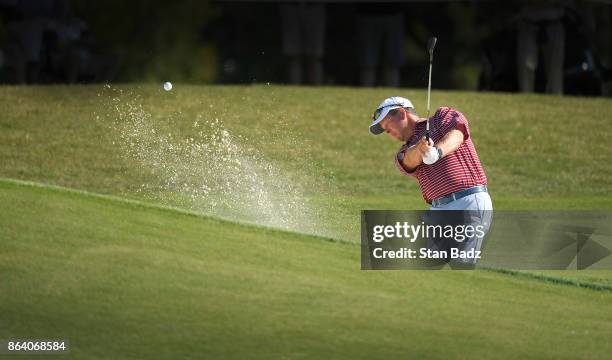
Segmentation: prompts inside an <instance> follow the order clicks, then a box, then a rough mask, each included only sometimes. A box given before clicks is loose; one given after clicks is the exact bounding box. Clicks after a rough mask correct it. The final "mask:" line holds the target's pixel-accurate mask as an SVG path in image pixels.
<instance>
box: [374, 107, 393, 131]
mask: <svg viewBox="0 0 612 360" xmlns="http://www.w3.org/2000/svg"><path fill="white" fill-rule="evenodd" d="M400 107H401V106H391V107H388V108H385V109H384V110H383V111H382V113H380V115H379V116H378V118H377V119H376V120H374V121H373V122H372V123H371V124H370V133H371V134H373V135H380V134H382V133H384V132H385V129H383V128H382V126H380V122H381V121H383V119H384V118H385V117H386V116H387V114H388V113H389V111H391V110H393V109H398V108H400Z"/></svg>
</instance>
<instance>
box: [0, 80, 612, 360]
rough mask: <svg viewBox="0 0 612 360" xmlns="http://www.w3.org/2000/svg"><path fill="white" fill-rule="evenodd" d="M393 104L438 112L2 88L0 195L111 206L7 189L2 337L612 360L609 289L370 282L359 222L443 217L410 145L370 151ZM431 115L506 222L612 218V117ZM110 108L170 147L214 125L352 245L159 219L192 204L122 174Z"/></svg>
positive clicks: (329, 94)
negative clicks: (459, 147)
mask: <svg viewBox="0 0 612 360" xmlns="http://www.w3.org/2000/svg"><path fill="white" fill-rule="evenodd" d="M396 94H397V95H403V96H406V97H409V98H411V99H412V100H413V102H414V103H415V104H416V106H417V110H418V111H419V112H420V113H421V114H423V113H424V110H423V107H424V103H425V96H426V93H425V92H424V91H420V90H418V91H417V90H411V89H407V90H406V89H402V90H401V91H400V90H397V89H349V88H298V87H281V86H247V87H233V86H184V85H181V84H175V89H174V90H173V91H172V92H169V93H167V92H163V91H162V90H161V87H160V86H155V87H153V86H134V85H129V86H128V85H123V86H118V87H114V88H112V89H107V88H103V87H102V86H48V87H7V86H4V87H0V106H1V107H2V109H3V115H2V116H1V117H0V152H1V154H2V161H1V162H0V178H4V179H6V178H12V179H21V180H28V181H35V182H40V183H45V184H51V185H58V186H64V187H67V188H72V189H79V190H85V191H87V192H91V193H99V194H106V195H112V196H114V197H98V196H93V195H90V194H89V193H79V192H72V191H67V190H62V189H57V188H52V187H38V186H25V185H23V184H20V183H18V182H14V181H7V180H1V179H0V203H2V204H6V205H5V206H2V207H0V314H2V316H0V338H3V337H28V338H35V337H43V338H49V337H66V338H68V339H69V340H70V341H71V344H72V345H73V352H72V354H73V355H74V356H75V357H78V358H92V359H94V358H128V359H129V358H189V357H191V358H200V357H207V358H244V357H245V354H246V356H248V357H257V358H270V357H276V358H329V357H332V358H381V357H388V358H397V357H402V358H407V357H408V358H449V357H464V355H465V354H470V356H474V357H487V358H488V357H500V358H516V357H526V358H585V357H586V358H605V356H606V354H607V353H609V351H610V342H609V341H608V339H609V338H610V335H611V334H612V325H611V324H612V321H611V320H612V319H611V318H610V316H611V315H610V314H612V312H611V311H610V310H612V309H611V304H612V301H610V300H612V298H611V296H612V294H611V292H610V291H607V290H606V289H608V288H609V287H610V286H612V283H610V279H612V275H611V274H612V272H611V271H550V272H542V273H541V274H543V275H539V274H537V273H528V274H523V273H513V272H512V273H498V272H491V271H473V272H450V271H438V272H436V271H430V272H427V271H398V272H394V271H388V272H363V271H360V270H359V247H358V246H355V245H354V243H356V242H358V235H359V227H358V224H359V211H360V210H362V209H424V208H426V205H425V204H424V203H423V200H422V199H421V195H420V192H419V190H418V186H417V184H416V182H415V181H414V180H412V179H407V178H405V177H403V176H402V175H401V174H400V173H399V172H398V171H397V170H396V169H395V167H394V165H393V162H392V159H393V155H394V151H395V149H396V148H397V147H398V146H399V145H400V144H399V143H397V142H394V141H392V140H390V139H388V138H386V137H384V136H383V137H374V136H370V135H368V133H367V125H368V124H369V116H368V114H370V113H371V111H372V109H373V108H374V107H376V105H378V103H379V102H380V100H381V99H383V98H384V97H387V96H390V95H396ZM432 100H433V103H432V105H433V106H434V107H435V106H441V105H448V106H453V107H456V108H457V109H459V110H461V111H462V112H463V113H464V114H465V115H466V116H467V118H468V119H469V122H470V126H471V131H472V136H473V140H474V142H475V144H476V147H477V150H478V154H479V156H480V159H481V161H482V163H483V164H484V167H485V170H486V173H487V176H488V179H489V188H490V192H491V196H492V198H493V202H494V206H495V208H496V209H498V210H501V209H506V210H521V209H525V210H540V209H541V210H564V209H605V210H610V209H612V195H611V194H612V182H611V181H610V179H611V178H612V166H611V165H610V161H609V159H610V158H612V156H611V155H612V149H611V148H610V146H609V145H608V143H607V140H606V139H608V138H609V137H610V135H611V134H610V130H609V129H608V128H607V127H606V126H605V121H606V119H607V116H608V113H609V112H610V110H612V101H611V100H609V99H601V98H574V97H549V96H540V95H516V94H482V93H469V92H445V91H438V90H434V93H433V99H432ZM115 105H117V106H118V107H119V109H120V110H122V111H125V110H126V109H127V106H128V105H142V107H143V109H144V110H145V111H146V112H147V113H149V114H151V119H150V122H151V123H152V124H153V125H154V126H155V128H156V129H158V130H160V131H165V132H171V133H172V136H171V138H172V139H173V140H175V141H181V140H182V139H186V138H189V137H192V136H194V126H193V124H194V122H195V121H201V122H205V121H210V120H213V119H215V118H218V119H219V120H220V121H222V123H223V125H224V126H225V127H226V128H227V129H228V130H229V131H230V132H231V133H232V134H234V135H236V136H243V137H244V138H245V139H247V140H245V141H244V144H243V145H244V147H243V150H244V149H246V151H254V152H256V153H258V154H261V155H262V156H263V157H265V158H266V159H268V160H270V161H271V162H272V163H273V164H275V166H277V167H278V169H280V170H281V171H282V172H283V173H284V174H285V175H286V176H287V178H288V179H290V180H293V181H296V183H299V184H300V186H301V187H300V188H301V189H302V190H303V191H304V194H305V197H306V200H307V201H308V202H309V203H311V204H313V206H316V207H317V208H318V209H320V212H321V214H322V221H320V222H319V223H316V224H315V225H316V226H320V227H321V228H322V229H326V232H325V233H326V234H327V235H330V236H333V237H334V238H338V239H340V240H345V241H346V242H348V243H345V242H330V241H325V240H323V239H322V238H319V237H310V236H307V235H300V234H295V233H289V232H282V231H277V230H272V229H266V228H262V227H252V226H246V225H239V224H236V223H233V222H228V221H222V220H219V219H215V218H211V217H204V216H200V215H194V214H190V213H188V212H184V211H183V212H181V211H176V210H172V209H165V208H162V207H159V206H157V205H158V204H160V203H161V204H163V205H170V206H183V205H185V202H184V199H182V198H181V196H182V195H181V194H180V193H179V194H175V193H173V194H170V195H172V196H168V194H167V193H165V192H164V191H157V192H156V191H149V192H146V193H143V192H139V191H137V190H138V189H139V188H140V186H141V185H142V184H153V185H155V184H157V183H158V182H160V181H163V180H160V179H158V178H156V176H155V175H154V174H153V173H152V172H151V171H149V170H150V169H147V168H143V167H142V166H141V164H138V163H137V162H135V161H134V160H133V159H130V158H128V157H126V156H125V153H124V148H123V147H122V146H121V145H120V139H119V136H118V133H117V132H116V130H114V129H116V128H117V127H118V126H121V123H122V121H124V120H121V119H119V116H118V112H117V110H116V109H115ZM251 147H252V150H250V148H251ZM119 198H123V199H126V198H127V199H135V200H138V201H142V203H141V202H134V201H122V200H120V199H119ZM187 205H188V209H192V210H196V211H197V210H198V207H197V206H195V207H194V206H192V205H193V204H192V203H188V204H187ZM196 205H197V204H196ZM211 215H215V214H214V213H213V214H211ZM231 220H239V221H240V220H242V219H241V218H233V219H231ZM581 284H586V285H587V286H586V288H581V287H580V286H581ZM597 289H599V290H597Z"/></svg>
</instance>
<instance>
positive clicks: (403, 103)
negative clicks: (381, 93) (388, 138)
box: [370, 96, 414, 135]
mask: <svg viewBox="0 0 612 360" xmlns="http://www.w3.org/2000/svg"><path fill="white" fill-rule="evenodd" d="M401 107H403V108H414V106H412V102H411V101H410V100H408V99H406V98H403V97H399V96H392V97H390V98H386V99H385V100H383V102H381V103H380V105H378V107H377V108H376V110H375V111H374V115H373V116H372V118H373V119H374V122H372V123H371V124H370V133H372V134H374V135H379V134H382V133H383V132H384V129H383V128H382V127H381V126H380V125H379V124H378V123H379V122H381V121H382V120H383V119H384V118H385V116H387V114H388V113H389V111H391V110H393V109H398V108H401Z"/></svg>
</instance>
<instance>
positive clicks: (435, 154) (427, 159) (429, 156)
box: [423, 147, 442, 165]
mask: <svg viewBox="0 0 612 360" xmlns="http://www.w3.org/2000/svg"><path fill="white" fill-rule="evenodd" d="M441 157H442V151H441V150H440V148H437V147H430V148H429V149H428V150H427V152H426V153H425V155H423V163H425V164H426V165H431V164H433V163H435V162H436V161H438V160H440V158H441Z"/></svg>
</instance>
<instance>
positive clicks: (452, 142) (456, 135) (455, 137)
mask: <svg viewBox="0 0 612 360" xmlns="http://www.w3.org/2000/svg"><path fill="white" fill-rule="evenodd" d="M461 144H463V133H462V132H461V131H459V130H457V129H453V130H451V131H449V132H448V133H447V134H446V135H444V137H443V138H442V139H440V141H438V142H437V143H436V145H435V147H437V148H440V149H442V154H443V155H444V156H446V155H448V154H450V153H452V152H453V151H455V150H457V149H458V148H459V146H461Z"/></svg>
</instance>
